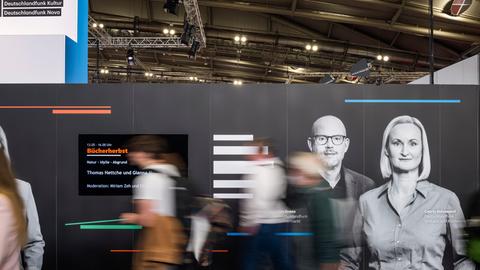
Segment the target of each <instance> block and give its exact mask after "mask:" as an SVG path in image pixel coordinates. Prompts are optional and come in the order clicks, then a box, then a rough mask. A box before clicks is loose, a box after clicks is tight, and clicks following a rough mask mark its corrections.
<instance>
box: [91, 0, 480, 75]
mask: <svg viewBox="0 0 480 270" xmlns="http://www.w3.org/2000/svg"><path fill="white" fill-rule="evenodd" d="M184 2H185V3H187V2H188V3H191V2H198V7H199V12H200V15H201V21H202V23H203V29H204V32H205V37H206V47H204V48H202V49H201V50H200V51H198V52H197V54H196V57H195V58H189V57H188V52H189V49H190V48H189V47H187V46H183V45H178V46H162V45H161V44H158V42H157V43H155V44H154V45H152V46H148V45H141V46H136V45H130V48H131V49H132V50H133V54H134V57H135V59H136V60H137V63H136V64H135V65H132V66H128V64H127V61H126V57H127V51H128V46H129V45H125V42H124V43H123V44H117V45H115V44H114V45H112V46H99V48H97V47H96V46H95V45H94V44H95V37H96V35H95V34H94V33H95V31H90V48H89V73H90V80H91V81H99V82H127V81H130V82H149V81H151V82H170V83H171V82H206V83H210V82H234V81H237V80H238V81H242V82H244V83H264V82H274V83H304V82H319V81H320V80H321V79H322V78H324V77H325V76H326V75H328V74H332V75H333V76H334V78H335V79H336V82H337V83H377V84H378V83H408V82H410V81H412V80H414V79H417V78H419V77H422V76H424V75H425V74H427V73H428V70H429V63H428V55H429V52H428V48H429V44H428V32H429V13H428V0H422V1H408V0H326V1H319V0H275V1H270V0H245V1H228V0H218V1H216V0H198V1H196V0H195V1H194V0H185V1H184ZM433 2H434V21H435V23H434V29H435V42H434V48H435V69H436V70H438V69H441V68H443V67H446V66H448V65H451V64H453V63H456V62H458V61H460V60H462V59H465V58H467V57H469V56H472V55H475V54H477V53H479V52H480V2H479V1H465V2H466V3H468V2H471V3H472V4H471V6H470V7H469V8H468V9H467V10H466V11H465V12H464V13H463V14H461V15H460V16H452V15H450V6H451V1H447V0H439V1H433ZM164 4H165V0H90V1H89V5H90V7H89V13H90V17H91V20H90V21H91V22H93V21H96V22H97V23H98V24H100V23H101V24H103V25H104V28H103V29H102V33H104V34H105V35H108V36H111V37H125V38H127V39H126V40H129V39H128V38H135V41H136V42H137V43H138V41H139V40H141V39H142V38H145V40H146V41H145V43H147V41H148V42H152V37H163V38H164V40H165V38H168V37H171V38H172V36H170V34H167V35H165V34H164V29H165V28H168V29H174V30H175V35H174V36H173V38H178V37H180V35H181V33H182V32H183V26H184V15H185V11H184V8H183V4H180V7H179V9H178V13H177V15H173V14H169V13H166V12H165V11H164V9H163V6H164ZM91 27H92V26H90V30H92V29H91ZM235 36H239V37H240V38H241V37H242V36H245V38H246V41H245V42H241V41H235V40H234V37H235ZM97 37H98V36H97ZM164 40H163V41H162V42H164ZM128 44H129V43H128ZM307 44H310V50H307V49H306V46H307ZM313 46H316V48H318V50H316V51H314V50H313V49H311V48H313ZM377 55H382V56H388V57H389V60H388V61H383V59H382V60H377ZM362 58H365V59H367V60H368V61H369V62H371V63H372V69H371V74H370V76H369V78H366V79H365V78H360V79H359V78H357V77H352V76H350V75H349V72H350V69H351V67H352V65H354V64H355V63H357V62H358V61H359V60H361V59H362ZM107 69H108V73H106V72H105V71H104V70H107ZM97 70H98V72H97ZM100 71H101V72H100ZM146 73H147V75H145V74H146Z"/></svg>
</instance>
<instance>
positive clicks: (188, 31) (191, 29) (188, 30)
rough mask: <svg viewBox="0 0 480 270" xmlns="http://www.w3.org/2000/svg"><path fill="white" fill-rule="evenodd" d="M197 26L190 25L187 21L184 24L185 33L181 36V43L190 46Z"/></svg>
mask: <svg viewBox="0 0 480 270" xmlns="http://www.w3.org/2000/svg"><path fill="white" fill-rule="evenodd" d="M195 31H196V28H195V25H193V24H189V23H188V22H187V21H185V22H184V23H183V33H182V35H181V36H180V42H181V43H182V44H185V45H187V46H188V45H190V42H191V41H192V38H193V36H194V35H195Z"/></svg>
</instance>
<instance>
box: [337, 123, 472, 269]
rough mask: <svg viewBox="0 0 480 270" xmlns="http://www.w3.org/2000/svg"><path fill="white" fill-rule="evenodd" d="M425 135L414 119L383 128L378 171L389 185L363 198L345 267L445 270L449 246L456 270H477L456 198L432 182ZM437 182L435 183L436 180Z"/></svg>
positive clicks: (344, 261) (423, 129)
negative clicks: (467, 251) (468, 251)
mask: <svg viewBox="0 0 480 270" xmlns="http://www.w3.org/2000/svg"><path fill="white" fill-rule="evenodd" d="M430 169H431V163H430V152H429V146H428V139H427V133H426V131H425V128H424V127H423V125H422V123H421V122H420V121H419V120H418V119H416V118H414V117H411V116H406V115H404V116H398V117H396V118H394V119H393V120H391V121H390V123H389V124H388V125H387V127H386V128H385V131H384V133H383V139H382V149H381V158H380V170H381V173H382V176H383V178H384V180H385V181H386V182H385V184H383V185H381V186H380V187H378V188H375V189H373V190H371V191H369V192H367V193H365V194H363V195H362V196H361V197H360V199H359V208H358V211H357V214H356V216H355V221H354V230H355V236H354V238H355V240H354V242H355V246H354V247H353V248H348V249H345V250H343V251H342V254H341V260H342V261H341V268H342V269H359V268H360V263H361V261H362V258H364V259H365V260H366V264H368V267H367V269H431V270H434V269H435V270H437V269H444V266H443V264H442V261H443V258H444V256H445V251H446V247H447V245H450V246H451V247H452V251H453V252H452V253H453V258H452V259H451V260H446V261H453V265H452V266H451V267H450V266H448V268H452V269H475V267H474V265H473V264H472V262H471V261H469V260H468V259H467V258H466V256H465V246H464V241H463V239H462V233H463V226H464V223H465V219H464V215H463V212H462V209H461V206H460V202H459V200H458V198H457V195H455V193H453V192H452V191H450V190H448V189H445V188H443V187H440V186H438V185H436V184H433V183H432V182H430V179H429V175H430ZM432 180H435V179H432Z"/></svg>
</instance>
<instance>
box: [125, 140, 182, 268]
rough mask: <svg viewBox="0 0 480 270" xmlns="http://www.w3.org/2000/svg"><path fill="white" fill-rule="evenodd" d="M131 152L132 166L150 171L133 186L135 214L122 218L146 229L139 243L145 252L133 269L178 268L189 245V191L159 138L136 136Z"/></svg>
mask: <svg viewBox="0 0 480 270" xmlns="http://www.w3.org/2000/svg"><path fill="white" fill-rule="evenodd" d="M128 151H129V152H128V159H129V161H130V163H131V164H132V165H136V166H138V167H140V168H141V169H143V170H145V171H146V173H145V174H144V175H141V176H138V177H137V178H135V180H134V183H133V186H134V189H133V200H134V205H135V213H124V214H122V215H121V218H122V219H124V222H126V223H134V224H138V225H141V226H143V229H142V231H141V235H140V239H139V241H138V249H139V250H141V251H142V252H139V253H136V254H135V257H134V261H133V269H134V270H147V269H148V270H171V269H177V267H178V266H179V265H181V264H182V263H183V257H184V251H185V245H186V242H187V241H186V234H185V226H188V225H183V224H182V223H184V222H182V221H183V220H184V218H185V215H186V213H184V211H183V210H184V209H185V207H183V206H188V205H189V204H190V202H182V201H181V199H182V198H184V197H185V198H187V197H188V196H182V195H179V194H182V191H188V190H187V188H186V187H181V184H183V182H184V181H183V180H184V178H181V175H180V173H179V171H178V169H177V167H176V166H174V165H173V164H170V163H168V161H167V160H168V158H166V157H167V156H168V155H169V153H168V152H169V151H168V144H167V142H166V141H165V140H164V139H163V138H161V137H159V136H155V135H141V136H136V137H134V138H132V139H131V140H130V141H129V143H128ZM180 182H182V183H180ZM179 212H182V213H179Z"/></svg>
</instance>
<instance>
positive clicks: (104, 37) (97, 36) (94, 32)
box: [88, 15, 150, 71]
mask: <svg viewBox="0 0 480 270" xmlns="http://www.w3.org/2000/svg"><path fill="white" fill-rule="evenodd" d="M94 24H96V25H97V27H93V25H94ZM88 33H89V34H90V35H91V36H92V37H93V38H92V39H90V38H89V39H88V46H89V47H95V48H97V49H100V47H101V46H100V44H109V42H110V41H111V40H112V38H113V37H112V36H110V35H109V34H108V32H107V31H105V29H103V28H101V27H99V24H98V23H97V21H95V19H94V18H93V17H92V16H90V15H88ZM91 42H93V43H92V44H93V45H92V46H91ZM119 47H120V46H119ZM121 47H122V48H125V49H128V48H129V45H128V44H127V45H125V46H121ZM135 63H136V64H137V65H138V66H140V67H142V69H144V70H145V71H149V70H150V68H149V67H147V66H146V65H145V64H144V63H142V61H140V59H139V58H138V57H136V58H135ZM97 69H98V68H97Z"/></svg>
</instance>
